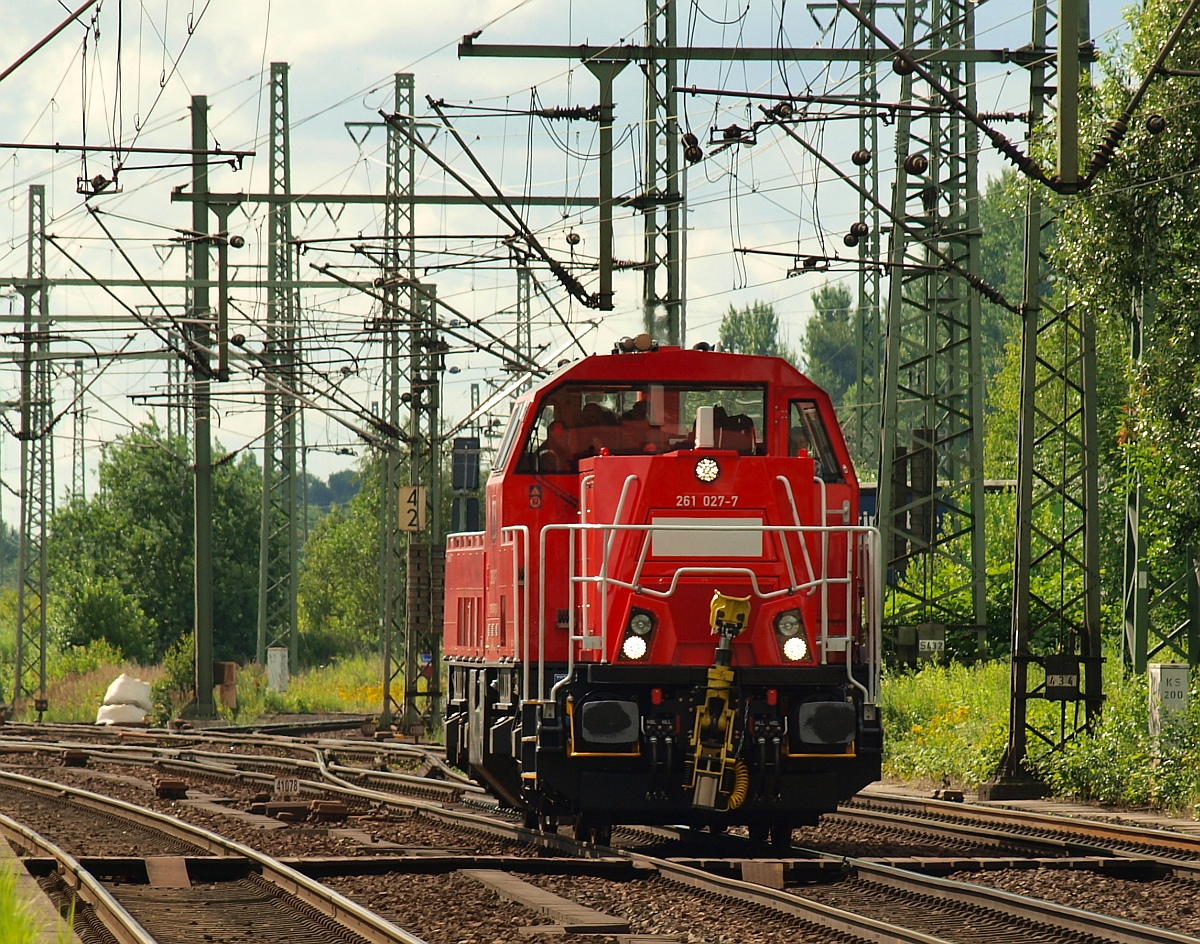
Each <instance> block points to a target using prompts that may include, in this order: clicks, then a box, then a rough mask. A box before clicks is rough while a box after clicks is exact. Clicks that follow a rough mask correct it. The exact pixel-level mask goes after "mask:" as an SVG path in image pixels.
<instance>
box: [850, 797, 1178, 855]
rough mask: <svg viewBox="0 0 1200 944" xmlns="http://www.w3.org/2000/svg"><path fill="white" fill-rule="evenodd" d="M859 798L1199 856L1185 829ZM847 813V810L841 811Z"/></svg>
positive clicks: (965, 804) (911, 800)
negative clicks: (1178, 829)
mask: <svg viewBox="0 0 1200 944" xmlns="http://www.w3.org/2000/svg"><path fill="white" fill-rule="evenodd" d="M858 799H860V800H868V801H874V802H883V804H894V805H896V806H907V807H916V808H917V810H920V811H922V812H925V813H929V814H931V816H938V817H947V816H958V817H959V818H968V817H970V818H974V819H979V820H985V822H990V823H1000V824H1008V825H1016V826H1031V828H1037V829H1048V830H1052V831H1057V832H1074V834H1082V835H1086V836H1090V837H1093V838H1100V840H1110V841H1120V842H1128V843H1138V844H1142V846H1152V847H1156V848H1159V849H1165V850H1171V852H1176V853H1190V854H1193V855H1194V856H1195V858H1196V859H1200V837H1198V836H1190V835H1188V834H1186V832H1174V831H1171V830H1166V829H1152V828H1148V826H1130V825H1126V824H1117V823H1105V822H1102V820H1099V819H1088V818H1086V817H1062V816H1051V814H1049V813H1037V812H1033V811H1030V810H1014V808H1012V807H1002V808H997V807H994V806H983V805H980V804H972V802H950V801H947V800H932V799H925V798H920V796H900V795H896V794H890V793H881V792H877V790H863V792H862V793H859V794H858ZM839 812H847V811H839Z"/></svg>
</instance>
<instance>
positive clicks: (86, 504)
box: [49, 424, 262, 659]
mask: <svg viewBox="0 0 1200 944" xmlns="http://www.w3.org/2000/svg"><path fill="white" fill-rule="evenodd" d="M98 471H99V479H100V488H99V490H98V491H97V493H96V494H95V495H94V496H93V497H92V498H90V499H87V500H85V501H79V500H77V501H74V502H72V503H71V504H69V505H67V506H66V507H64V508H62V509H60V510H59V511H57V512H56V513H55V515H54V517H53V519H52V521H51V526H50V527H51V537H50V543H49V550H50V561H51V580H52V588H53V592H54V597H53V598H52V600H53V599H55V598H61V599H62V600H63V601H66V605H65V606H64V608H63V610H62V612H61V613H60V626H61V631H62V632H63V633H64V634H65V637H66V638H74V637H84V638H96V637H95V635H94V630H93V629H91V628H89V627H88V626H84V625H78V624H72V623H71V622H70V621H71V620H80V619H83V618H84V617H85V616H86V614H87V613H88V612H89V608H88V606H84V607H83V609H79V608H78V607H77V606H76V603H78V602H79V601H78V600H77V599H76V596H77V594H76V596H73V594H75V589H74V588H75V587H76V585H77V584H78V583H79V581H80V577H81V575H84V576H86V577H87V578H88V579H90V580H95V581H98V583H97V585H96V588H95V592H94V595H93V596H92V597H91V599H90V603H89V606H94V607H97V608H99V610H101V611H104V612H111V610H112V609H113V608H119V607H120V606H122V605H125V604H123V603H121V599H120V598H119V597H115V596H113V594H114V592H119V594H120V595H121V596H122V597H124V598H127V602H128V605H129V606H130V607H131V608H130V609H129V611H128V612H130V613H133V612H135V611H136V610H137V609H140V611H141V613H142V614H144V616H145V618H146V619H148V620H151V621H153V623H154V625H155V626H156V627H157V633H156V635H155V638H154V640H153V645H152V647H151V649H152V653H151V654H152V655H153V657H155V658H159V657H161V656H162V654H163V652H165V651H166V649H167V648H168V647H169V646H170V645H171V644H172V643H174V642H175V640H177V639H178V638H179V637H181V636H183V635H184V634H185V633H191V632H192V627H193V619H194V613H193V609H194V604H193V567H192V559H193V558H192V540H193V528H192V521H193V476H192V473H191V468H190V461H189V456H188V452H187V445H186V443H185V442H183V441H182V440H179V439H170V438H168V437H167V436H166V435H165V434H164V433H163V432H162V430H160V429H159V428H158V427H157V426H156V425H153V424H149V425H146V426H143V427H140V428H139V429H137V430H135V431H134V432H132V433H130V434H128V435H127V436H123V437H121V438H120V439H118V440H117V441H116V442H115V443H113V444H111V445H110V446H109V447H108V448H107V449H106V450H105V453H104V456H103V458H102V459H101V462H100V466H99V470H98ZM261 489H262V478H261V473H260V472H259V469H258V467H257V465H256V464H255V462H254V461H253V459H252V458H251V457H250V455H249V454H246V455H244V456H242V457H241V458H240V459H238V460H229V461H225V462H218V464H217V466H216V468H215V469H214V470H213V585H214V594H213V642H214V648H215V651H216V655H217V657H218V658H224V659H239V658H247V657H249V656H251V655H252V654H253V652H254V644H255V627H256V621H257V606H258V531H259V529H258V519H259V513H260V512H259V509H260V502H261ZM73 600H74V601H75V602H72V601H73ZM102 601H105V602H103V604H102ZM89 634H91V635H89ZM109 641H110V642H112V643H113V645H118V646H119V645H121V640H119V639H113V640H109ZM127 654H128V653H127Z"/></svg>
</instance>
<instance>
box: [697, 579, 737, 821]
mask: <svg viewBox="0 0 1200 944" xmlns="http://www.w3.org/2000/svg"><path fill="white" fill-rule="evenodd" d="M749 619H750V598H749V597H730V596H726V595H725V594H723V593H721V592H720V591H719V590H714V591H713V598H712V602H711V603H710V604H709V626H710V627H711V628H712V631H713V633H714V634H719V635H720V637H721V638H720V640H718V642H717V651H716V654H715V658H714V662H713V665H712V667H711V668H710V669H709V670H708V684H707V686H706V688H705V692H704V699H703V702H702V703H701V704H699V705H697V706H696V723H695V725H694V726H693V728H692V740H691V744H690V746H691V748H692V780H691V783H690V784H689V786H690V788H691V790H692V805H693V806H700V807H704V808H706V809H710V810H711V809H717V808H718V804H719V805H720V807H721V808H722V809H729V808H731V807H730V803H729V799H730V792H731V791H732V790H733V789H734V784H735V781H736V779H737V778H736V777H735V772H734V767H735V764H736V760H735V759H734V757H733V731H734V716H735V715H736V714H737V708H736V707H735V706H734V704H733V698H732V690H733V669H732V668H730V666H729V658H730V649H729V647H730V643H731V642H732V641H733V639H734V637H736V636H737V635H738V634H739V633H740V632H741V631H742V630H743V629H745V628H746V624H747V622H749ZM743 779H744V778H743ZM743 792H744V791H743ZM733 805H734V806H737V805H740V800H739V803H738V804H733Z"/></svg>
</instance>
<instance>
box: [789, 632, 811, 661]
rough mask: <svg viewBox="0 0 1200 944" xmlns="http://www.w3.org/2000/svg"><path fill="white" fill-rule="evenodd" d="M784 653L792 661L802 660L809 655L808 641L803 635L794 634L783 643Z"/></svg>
mask: <svg viewBox="0 0 1200 944" xmlns="http://www.w3.org/2000/svg"><path fill="white" fill-rule="evenodd" d="M783 655H784V658H786V659H790V660H791V661H792V662H800V661H801V660H802V659H804V658H805V657H807V656H808V643H807V642H805V641H804V637H803V636H793V637H792V638H791V639H789V640H788V641H787V642H785V643H784V644H783Z"/></svg>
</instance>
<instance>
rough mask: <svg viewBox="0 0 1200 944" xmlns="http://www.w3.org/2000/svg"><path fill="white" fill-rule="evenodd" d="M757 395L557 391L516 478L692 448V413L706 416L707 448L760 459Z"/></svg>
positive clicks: (751, 391) (631, 388)
mask: <svg viewBox="0 0 1200 944" xmlns="http://www.w3.org/2000/svg"><path fill="white" fill-rule="evenodd" d="M765 402H766V389H765V388H763V387H730V386H728V385H722V386H711V387H710V386H701V385H696V384H654V383H645V384H610V383H604V384H596V383H588V384H580V383H576V384H563V385H562V386H561V387H558V388H556V389H554V390H552V391H550V392H549V393H548V394H547V395H546V396H545V397H544V399H543V400H542V402H541V406H540V409H539V411H538V414H537V419H536V420H535V422H534V424H533V426H532V428H531V429H530V431H529V434H528V436H527V438H526V440H525V443H524V446H523V448H522V450H521V455H520V458H519V460H518V462H517V469H516V471H517V472H522V473H525V474H550V475H554V474H572V473H576V472H578V471H579V461H580V460H581V459H586V458H588V457H589V456H595V455H599V454H600V450H601V449H607V450H608V452H609V454H610V455H614V456H633V455H656V454H659V453H663V452H672V451H673V450H676V449H691V448H693V447H694V446H695V432H694V428H695V422H696V410H697V408H698V407H702V406H711V407H712V408H713V426H714V439H715V447H716V448H717V449H731V450H734V451H736V452H739V453H741V454H742V455H744V456H753V455H765V454H766V447H765V445H764V443H763V416H764V404H765Z"/></svg>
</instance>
